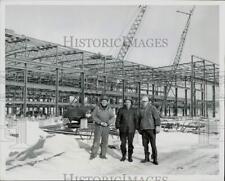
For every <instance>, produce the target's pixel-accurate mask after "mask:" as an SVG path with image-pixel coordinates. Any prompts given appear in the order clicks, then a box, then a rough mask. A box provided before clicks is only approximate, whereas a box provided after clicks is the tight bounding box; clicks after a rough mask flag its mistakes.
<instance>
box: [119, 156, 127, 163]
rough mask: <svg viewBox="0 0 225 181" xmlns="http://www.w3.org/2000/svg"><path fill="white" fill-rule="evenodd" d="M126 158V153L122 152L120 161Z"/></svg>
mask: <svg viewBox="0 0 225 181" xmlns="http://www.w3.org/2000/svg"><path fill="white" fill-rule="evenodd" d="M125 160H126V154H122V158H121V159H120V161H121V162H123V161H125Z"/></svg>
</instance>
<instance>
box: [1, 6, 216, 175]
mask: <svg viewBox="0 0 225 181" xmlns="http://www.w3.org/2000/svg"><path fill="white" fill-rule="evenodd" d="M147 8H148V7H147V6H140V7H138V9H139V10H138V13H137V15H136V17H135V19H134V21H133V24H132V25H131V27H130V29H129V31H128V32H127V36H126V38H125V39H124V42H123V45H122V47H121V48H120V50H119V53H118V55H117V56H116V57H114V56H112V55H104V54H101V53H94V52H89V51H86V50H82V49H77V48H72V47H68V46H67V47H66V46H63V45H60V44H57V43H51V42H48V41H45V40H39V39H36V38H32V37H30V36H26V35H21V34H17V33H16V32H15V31H13V30H11V29H6V32H5V62H6V63H5V70H6V85H5V86H6V95H5V97H6V104H5V115H6V118H7V119H6V120H7V121H8V122H7V123H8V125H9V127H10V126H11V128H13V125H14V124H15V120H17V122H19V121H20V120H26V121H29V120H32V121H33V122H35V121H37V122H38V124H39V127H41V129H42V131H43V132H45V134H50V135H52V134H53V135H54V134H57V135H56V138H57V139H56V140H57V141H56V143H57V144H60V143H59V142H60V139H61V138H59V135H60V136H62V137H63V138H64V137H66V136H68V135H70V136H71V135H75V137H76V136H77V135H78V136H80V137H78V138H79V141H78V145H79V146H78V147H80V148H81V149H89V148H90V145H91V142H92V139H93V137H92V130H91V129H89V127H88V125H87V127H85V128H83V129H82V127H79V126H78V127H76V128H75V129H72V130H70V131H68V129H67V132H66V131H65V129H63V128H62V127H63V126H62V125H63V119H64V117H63V115H64V113H65V112H66V110H67V108H68V106H70V105H71V99H72V100H73V101H74V100H75V101H77V100H80V104H81V105H84V104H85V100H86V101H87V104H88V105H92V106H95V105H96V104H97V103H98V102H99V97H100V96H101V95H107V96H108V97H109V102H110V105H111V107H112V108H113V109H114V111H115V116H116V113H117V110H118V108H120V107H122V106H123V100H124V98H125V97H126V96H129V97H132V99H133V100H134V107H136V108H139V107H140V104H141V102H140V100H141V97H142V96H144V95H147V96H148V97H149V98H150V100H151V103H152V104H153V105H155V106H156V108H157V109H158V111H159V112H160V116H161V120H162V128H161V129H162V134H161V133H160V134H161V136H159V138H158V139H159V142H160V143H159V145H163V141H160V140H164V141H165V142H167V141H166V139H165V138H164V137H170V136H171V139H173V136H172V135H171V134H174V136H175V137H177V135H179V136H180V137H182V139H183V141H180V143H181V147H182V143H184V142H185V140H187V139H188V140H189V141H188V143H187V145H189V142H190V145H191V147H193V145H194V147H195V146H196V145H197V144H198V143H199V140H200V139H204V141H203V142H204V146H205V144H206V142H207V144H213V145H214V144H216V143H215V142H217V141H218V140H217V139H218V138H217V135H218V133H219V131H218V126H217V127H216V126H215V125H216V124H217V125H218V124H219V118H218V114H219V101H218V99H217V98H216V97H217V96H216V95H218V90H219V65H218V64H216V63H215V60H208V59H207V58H205V57H201V56H199V55H195V54H193V55H191V56H190V57H189V60H188V61H186V62H185V63H183V61H182V60H181V59H182V53H183V51H185V40H186V36H191V35H188V31H189V29H190V28H191V18H192V16H194V10H195V7H192V8H191V9H190V11H189V12H182V11H178V13H182V14H184V15H185V16H186V17H187V18H186V20H185V21H186V22H185V27H183V29H182V30H181V35H180V41H179V44H178V47H177V51H176V54H175V55H174V59H173V62H172V64H170V65H165V66H160V67H151V66H149V65H144V64H140V63H136V62H133V61H129V59H126V55H127V52H128V51H129V48H130V47H131V46H132V45H131V44H132V40H133V39H134V38H135V36H136V32H137V30H138V28H139V26H141V23H142V18H143V16H144V14H145V12H146V11H147V10H148V9H147ZM125 40H126V41H125ZM34 120H35V121H34ZM40 125H41V126H40ZM59 125H60V126H59ZM49 126H50V127H51V129H49ZM54 126H56V127H55V129H52V127H54ZM59 127H60V128H59ZM215 127H216V128H215ZM56 128H57V129H56ZM27 129H29V127H27ZM49 130H50V131H49ZM59 130H62V131H61V132H60V131H59ZM57 131H58V132H57ZM111 131H112V140H111V142H110V143H111V148H109V149H111V150H110V151H109V153H110V155H112V158H111V157H110V158H109V160H111V161H113V159H115V158H117V157H119V155H120V154H119V150H118V153H115V154H113V153H112V152H113V151H114V149H115V150H116V149H117V148H118V149H119V146H118V145H117V143H118V144H119V140H118V139H119V138H118V137H116V138H115V136H117V132H116V130H115V128H112V129H111ZM58 133H61V134H58ZM84 133H85V134H84ZM65 134H66V135H65ZM82 134H84V136H87V135H88V136H90V137H88V139H87V138H86V137H85V138H84V137H82V136H81V135H82ZM12 135H14V137H15V139H19V138H20V136H19V135H18V134H17V136H15V133H14V134H12ZM202 135H204V136H202ZM210 135H212V137H211V136H210ZM203 137H204V138H203ZM47 138H48V137H47ZM78 138H77V139H78ZM80 138H81V140H80ZM189 138H190V139H189ZM210 138H211V139H210ZM48 139H53V138H48ZM65 139H71V137H70V138H65ZM139 139H140V138H139V136H137V138H136V142H137V143H139V142H140V150H142V147H141V141H140V140H139ZM212 140H216V141H215V142H214V141H213V143H212ZM20 141H21V138H20ZM39 141H40V140H39ZM67 141H68V140H67ZM73 141H74V140H73ZM82 141H83V143H82ZM44 142H45V144H47V141H44ZM165 142H164V143H165ZM200 142H201V140H200ZM43 144H44V143H43ZM71 144H73V143H72V142H71ZM115 145H116V146H115ZM178 145H179V144H178ZM109 146H110V145H109ZM183 148H184V149H185V146H184V145H183ZM195 148H196V147H195ZM42 149H43V147H42ZM68 149H69V148H68ZM137 149H139V147H138V146H137ZM56 150H57V149H56ZM159 150H160V147H159ZM162 150H163V149H162ZM116 151H117V150H116ZM140 153H141V152H140ZM159 153H160V151H159ZM199 153H200V152H199ZM199 153H196V155H195V156H196V157H197V155H198V154H199ZM210 153H211V152H210ZM210 153H209V154H210ZM62 154H65V153H64V152H62ZM82 154H83V153H82ZM86 154H87V153H86ZM117 154H118V155H117ZM163 154H164V153H162V157H164V156H165V157H167V156H166V154H165V155H163ZM194 154H195V153H194ZM217 154H218V153H217V151H215V150H214V152H213V156H215V158H218V156H217ZM115 155H116V156H115ZM184 155H186V153H185V154H184ZM187 155H189V157H190V155H191V154H187ZM187 155H186V156H187ZM84 156H85V155H84ZM114 156H115V158H114ZM25 157H26V156H25ZM27 157H28V163H30V162H29V159H31V158H29V156H28V155H27ZM27 157H26V159H24V160H27ZM35 157H38V156H35ZM81 157H82V156H81ZM86 157H88V156H86ZM137 157H139V156H138V155H137ZM140 157H141V154H140ZM10 159H11V162H12V160H13V159H15V160H16V159H17V158H16V157H15V158H14V157H13V156H12V157H11V158H10ZM10 159H9V160H10ZM32 159H34V158H33V157H32ZM53 159H57V158H53ZM87 159H88V158H87ZM187 159H188V158H187ZM190 159H191V158H190ZM15 160H13V161H15ZM20 161H21V160H20ZM31 161H32V160H31ZM67 161H69V160H67ZM97 161H98V160H97ZM97 161H95V162H96V163H97ZM202 161H203V160H202ZM15 162H16V161H15ZM87 162H88V161H87ZM105 162H106V161H104V164H105ZM217 162H218V160H217V159H216V160H213V163H215V164H217ZM59 163H60V162H59ZM85 163H86V162H85ZM88 163H89V162H88ZM110 163H111V162H110ZM203 163H206V162H204V161H203ZM16 164H17V165H18V162H17V163H15V164H14V165H13V164H11V163H9V164H8V167H7V168H8V170H9V171H8V173H13V174H12V175H14V176H16V175H17V173H19V172H21V173H23V172H25V170H26V169H25V170H22V167H21V168H16V167H17V166H16ZM36 164H40V165H41V164H46V163H44V162H43V163H38V162H35V163H34V165H36ZM97 164H98V163H97ZM99 164H101V163H99ZM116 164H118V163H116ZM179 164H181V162H180V163H179ZM210 164H211V163H210ZM31 165H32V164H31ZM163 165H164V163H163V161H162V165H160V166H161V167H162V169H160V170H162V173H168V172H169V171H171V170H172V167H171V168H170V169H169V170H166V169H164V167H163ZM200 165H202V164H200ZM206 165H207V163H206ZM213 165H214V164H212V166H213ZM89 166H90V169H92V167H94V163H91V164H90V165H89ZM127 166H128V164H127ZM164 166H165V165H164ZM212 166H211V165H210V166H209V167H210V168H209V169H206V172H208V173H209V174H217V173H218V172H217V170H216V171H212V173H211V172H210V169H212ZM24 167H26V168H28V167H29V168H30V167H31V166H30V165H29V164H28V165H26V164H25V165H24ZM14 168H15V169H14ZM81 168H83V170H79V171H80V172H79V173H80V174H84V173H86V172H85V171H84V170H85V169H84V168H85V166H84V167H82V166H81ZM88 168H89V167H88ZM128 168H129V169H131V170H133V171H135V172H136V173H137V174H142V172H141V169H139V170H137V169H135V168H134V167H131V168H130V166H128ZM140 168H142V166H140ZM190 168H191V166H190ZM216 168H217V167H216ZM11 169H14V170H13V172H11ZM17 169H18V170H17ZM129 169H128V170H129ZM32 170H33V171H32V173H33V172H35V168H34V167H33V168H32ZM128 170H123V171H124V172H125V173H128V174H129V173H130V172H128ZM153 171H154V168H153ZM192 171H193V170H191V169H190V171H188V170H185V168H184V172H182V171H181V170H179V169H178V171H175V170H173V172H172V173H175V174H177V173H179V174H183V173H184V174H185V173H186V174H190V173H193V172H192ZM198 171H199V170H198ZM68 172H72V171H71V170H68ZM97 173H100V171H99V170H98V171H96V172H93V174H97ZM101 173H102V174H107V173H109V174H116V173H114V172H109V171H107V170H106V171H105V172H104V173H103V172H101ZM118 173H120V172H118ZM154 173H157V171H156V170H155V172H154ZM200 173H203V174H207V173H204V171H202V170H200ZM195 174H198V173H196V172H195ZM37 175H38V174H37ZM37 175H36V176H37ZM54 176H55V175H54ZM9 178H11V177H9ZM27 178H28V179H30V178H31V175H30V176H29V177H27ZM43 178H44V177H43ZM43 178H40V179H43ZM49 178H54V179H57V178H56V177H51V176H49Z"/></svg>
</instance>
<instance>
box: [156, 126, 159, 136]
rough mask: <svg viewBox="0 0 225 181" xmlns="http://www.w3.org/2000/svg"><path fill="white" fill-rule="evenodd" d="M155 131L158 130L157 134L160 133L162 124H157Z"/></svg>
mask: <svg viewBox="0 0 225 181" xmlns="http://www.w3.org/2000/svg"><path fill="white" fill-rule="evenodd" d="M155 132H156V134H158V133H160V126H156V128H155Z"/></svg>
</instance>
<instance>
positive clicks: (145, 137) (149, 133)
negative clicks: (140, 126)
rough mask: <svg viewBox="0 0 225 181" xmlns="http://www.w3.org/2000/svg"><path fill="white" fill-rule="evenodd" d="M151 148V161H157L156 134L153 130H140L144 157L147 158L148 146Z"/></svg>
mask: <svg viewBox="0 0 225 181" xmlns="http://www.w3.org/2000/svg"><path fill="white" fill-rule="evenodd" d="M149 142H150V144H151V147H152V159H157V148H156V133H155V130H154V129H147V130H142V144H143V146H144V152H145V156H147V157H148V156H149V148H148V144H149Z"/></svg>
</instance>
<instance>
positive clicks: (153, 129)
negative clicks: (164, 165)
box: [138, 96, 160, 165]
mask: <svg viewBox="0 0 225 181" xmlns="http://www.w3.org/2000/svg"><path fill="white" fill-rule="evenodd" d="M138 131H139V133H140V134H141V135H142V144H143V146H144V153H145V159H144V160H142V161H141V162H142V163H145V162H149V161H150V160H149V148H148V144H149V142H150V143H151V147H152V156H151V158H152V159H153V164H155V165H158V160H157V148H156V134H157V133H159V132H160V117H159V113H158V111H157V109H156V107H155V106H153V105H152V104H150V103H149V98H148V97H147V96H144V97H142V99H141V108H140V110H139V114H138Z"/></svg>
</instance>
